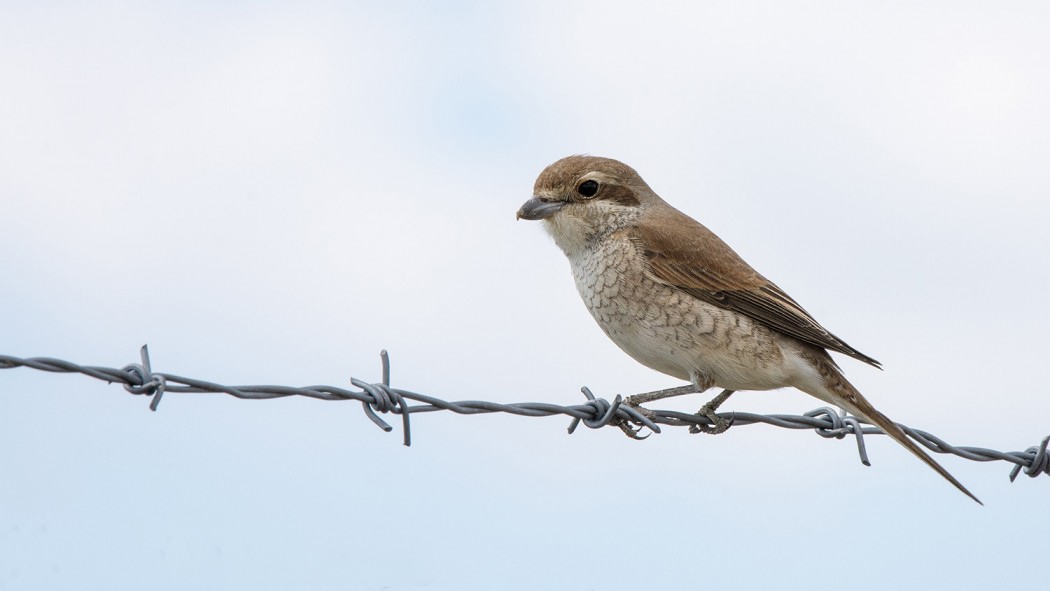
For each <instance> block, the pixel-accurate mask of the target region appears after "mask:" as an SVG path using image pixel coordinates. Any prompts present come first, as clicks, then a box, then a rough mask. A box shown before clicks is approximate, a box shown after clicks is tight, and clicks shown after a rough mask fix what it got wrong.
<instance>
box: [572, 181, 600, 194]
mask: <svg viewBox="0 0 1050 591" xmlns="http://www.w3.org/2000/svg"><path fill="white" fill-rule="evenodd" d="M576 191H577V192H578V193H579V194H580V195H583V196H584V197H594V196H595V195H596V194H597V193H598V181H583V182H582V183H580V186H579V187H576Z"/></svg>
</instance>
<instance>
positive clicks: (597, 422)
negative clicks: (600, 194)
mask: <svg viewBox="0 0 1050 591" xmlns="http://www.w3.org/2000/svg"><path fill="white" fill-rule="evenodd" d="M140 355H141V363H134V364H130V365H126V366H124V367H123V368H121V369H117V368H112V367H99V366H85V365H78V364H76V363H72V362H69V361H63V360H61V359H53V358H50V357H30V358H26V359H22V358H19V357H11V356H8V355H0V369H11V368H15V367H27V368H30V369H36V370H40V371H47V372H53V373H79V374H83V375H86V376H89V377H93V378H96V379H99V380H102V381H105V382H107V383H120V384H122V385H123V386H124V389H125V390H126V391H128V392H130V393H131V394H136V395H142V396H147V397H151V398H152V400H151V401H150V405H149V408H150V410H153V411H155V410H157V406H158V405H159V404H160V401H161V399H162V397H163V396H164V394H165V393H168V392H173V393H218V394H228V395H230V396H234V397H236V398H242V399H246V400H266V399H271V398H283V397H286V396H306V397H308V398H316V399H318V400H332V401H338V400H343V401H345V400H356V401H359V402H360V403H361V407H362V409H363V411H364V413H365V416H367V417H368V418H369V419H371V421H372V422H373V423H375V424H376V425H377V426H379V427H380V428H381V429H383V430H384V431H387V432H390V431H392V430H393V427H391V426H390V425H389V424H388V423H387V422H386V421H384V420H383V419H382V418H380V417H379V415H378V414H376V413H382V414H386V413H392V414H396V415H400V416H401V425H402V430H403V433H404V444H405V445H411V444H412V432H411V425H410V421H409V417H410V416H411V415H414V414H420V413H427V412H437V411H451V412H454V413H456V414H461V415H474V414H489V413H496V412H503V413H509V414H513V415H518V416H526V417H549V416H553V415H565V416H568V417H571V418H572V422H571V423H570V425H569V429H568V431H569V433H570V434H571V433H573V432H574V431H575V430H576V428H577V427H578V426H579V425H580V423H583V424H584V425H586V426H587V427H589V428H591V429H600V428H602V427H606V426H609V425H614V426H619V427H621V428H624V427H626V429H625V431H628V432H630V433H632V434H633V433H634V432H635V430H637V429H641V428H642V427H646V428H648V429H649V430H650V431H651V432H652V433H660V432H661V430H660V425H668V426H675V427H688V428H689V429H690V431H691V432H694V433H696V432H698V431H701V430H703V429H704V428H705V427H709V426H713V421H711V420H710V419H708V418H707V417H704V416H702V415H694V414H689V413H684V412H678V411H672V410H647V411H646V412H645V414H643V413H641V412H639V411H638V410H637V409H636V408H634V407H631V406H628V405H626V404H623V397H622V396H620V395H617V396H616V397H615V398H614V399H613V401H612V402H609V401H608V400H605V399H604V398H597V397H595V396H594V394H593V393H591V391H590V390H589V389H588V388H586V387H584V388H582V392H583V395H584V396H585V397H586V399H587V401H586V402H584V403H583V404H576V405H571V406H561V405H558V404H551V403H546V402H518V403H512V404H504V403H498V402H487V401H483V400H460V401H456V402H449V401H447V400H442V399H440V398H436V397H434V396H428V395H426V394H420V393H418V392H410V391H408V390H402V389H400V388H392V387H391V386H390V358H389V355H387V352H386V351H382V352H380V354H379V355H380V359H381V360H382V381H380V382H377V383H371V382H366V381H363V380H359V379H357V378H353V377H352V378H350V383H351V384H352V385H353V386H354V387H356V388H360V391H355V390H347V389H344V388H339V387H336V386H305V387H293V386H272V385H252V386H225V385H222V384H216V383H213V382H208V381H205V380H198V379H195V378H187V377H183V376H177V375H174V374H169V373H160V372H154V371H153V369H152V368H151V366H150V359H149V349H148V348H147V347H146V346H145V345H143V346H142V349H141V351H140ZM686 388H688V387H686ZM684 391H685V389H683V392H684ZM408 401H413V402H418V403H420V404H416V405H409V403H408ZM718 416H720V417H722V418H723V419H726V420H728V421H730V423H731V424H732V425H733V426H735V427H736V426H745V425H754V424H759V423H761V424H766V425H773V426H774V427H782V428H785V429H812V430H814V431H815V432H816V433H817V434H818V435H820V436H821V437H824V438H829V439H830V438H834V439H843V438H845V437H846V436H847V435H853V436H854V437H856V441H857V453H858V454H859V455H860V461H861V462H862V463H863V464H864V465H865V466H870V465H871V463H870V462H869V461H868V454H867V448H866V446H865V444H864V436H865V435H884V433H883V432H882V430H881V429H879V428H878V427H874V426H870V425H869V426H865V425H868V423H867V422H866V421H864V420H863V419H860V418H858V417H853V416H849V415H847V414H846V413H845V412H841V411H836V410H835V409H833V408H831V407H822V408H817V409H814V410H811V411H809V412H807V413H805V414H803V415H785V414H772V415H760V414H753V413H746V412H730V413H719V414H718ZM862 423H863V425H862ZM899 426H900V427H901V428H902V429H904V431H905V432H906V433H907V434H908V435H909V436H911V437H912V438H914V439H915V440H916V441H918V442H919V443H920V444H922V445H923V446H925V447H927V448H928V449H930V450H931V451H934V452H937V453H950V454H954V455H957V456H959V457H961V458H966V459H968V460H973V461H975V462H992V461H1005V462H1010V463H1012V464H1014V467H1013V469H1012V470H1011V471H1010V481H1011V482H1013V481H1014V480H1015V479H1016V478H1017V476H1018V475H1019V474H1020V473H1021V471H1022V470H1024V473H1025V474H1027V475H1028V476H1029V477H1032V478H1035V477H1036V476H1038V475H1040V474H1047V475H1050V454H1048V453H1047V445H1048V443H1050V435H1048V436H1047V437H1045V438H1043V440H1042V442H1041V443H1040V444H1039V445H1035V446H1032V447H1029V448H1028V449H1026V450H1025V451H1012V452H1001V451H996V450H992V449H987V448H983V447H968V446H954V445H951V444H949V443H947V442H945V441H944V440H943V439H941V438H939V437H936V436H934V435H932V434H930V433H927V432H926V431H922V430H919V429H913V428H911V427H908V426H906V425H899ZM646 437H648V435H647V436H646ZM635 438H639V439H641V438H643V437H635Z"/></svg>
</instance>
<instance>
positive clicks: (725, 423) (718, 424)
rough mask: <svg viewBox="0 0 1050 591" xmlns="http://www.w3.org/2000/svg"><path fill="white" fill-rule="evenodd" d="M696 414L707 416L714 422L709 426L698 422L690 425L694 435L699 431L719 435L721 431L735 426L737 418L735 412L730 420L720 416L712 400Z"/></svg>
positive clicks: (690, 430)
mask: <svg viewBox="0 0 1050 591" xmlns="http://www.w3.org/2000/svg"><path fill="white" fill-rule="evenodd" d="M696 414H698V415H700V416H702V417H704V418H706V419H707V420H709V421H711V423H713V424H712V425H711V426H708V425H702V424H700V423H696V424H694V425H692V426H690V427H689V432H690V433H692V434H694V435H695V434H697V433H707V434H708V435H719V434H721V433H725V432H726V431H728V430H729V428H730V427H732V426H733V422H734V421H735V420H736V415H735V414H734V415H731V416H730V418H729V420H726V419H725V418H723V417H721V416H719V415H718V413H716V412H715V409H714V407H713V406H712V405H711V403H710V402H708V403H707V404H705V405H704V406H703V407H701V408H700V410H699V411H697V413H696Z"/></svg>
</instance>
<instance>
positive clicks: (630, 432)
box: [616, 396, 656, 441]
mask: <svg viewBox="0 0 1050 591" xmlns="http://www.w3.org/2000/svg"><path fill="white" fill-rule="evenodd" d="M632 398H635V396H628V397H627V398H625V399H624V401H623V404H624V405H626V406H629V407H631V408H633V409H634V410H636V411H638V414H640V415H642V416H644V417H645V418H647V419H649V420H650V421H654V422H655V420H656V413H654V412H653V411H651V410H649V409H648V408H643V407H642V406H641V404H640V403H639V402H636V401H633V400H631V399H632ZM616 426H617V427H619V428H620V430H621V431H623V434H624V435H626V436H628V437H630V438H631V439H635V440H637V441H641V440H643V439H648V438H649V436H648V435H645V436H642V435H639V434H638V433H640V432H641V431H642V426H641V425H638V426H635V425H634V423H631V422H630V421H626V420H623V421H620V422H619V423H617V424H616Z"/></svg>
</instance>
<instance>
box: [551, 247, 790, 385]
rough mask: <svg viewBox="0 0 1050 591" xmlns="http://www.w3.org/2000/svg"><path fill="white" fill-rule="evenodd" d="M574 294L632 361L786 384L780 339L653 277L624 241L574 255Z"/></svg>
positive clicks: (720, 380) (729, 381)
mask: <svg viewBox="0 0 1050 591" xmlns="http://www.w3.org/2000/svg"><path fill="white" fill-rule="evenodd" d="M571 262H572V267H573V276H574V278H575V279H576V287H577V289H578V290H579V293H580V297H581V298H583V301H584V304H585V305H586V306H587V309H588V310H589V311H590V313H591V315H592V316H593V317H594V319H595V321H597V323H598V325H599V326H600V327H601V328H602V330H603V331H604V332H605V334H606V335H608V337H609V338H610V339H611V340H612V341H613V342H614V343H616V345H617V346H618V347H620V349H622V350H623V351H624V352H625V353H627V354H628V355H630V356H631V357H633V358H634V359H635V360H637V361H638V362H639V363H641V364H643V365H645V366H647V367H650V368H652V369H654V370H656V371H659V372H661V373H665V374H667V375H670V376H674V377H676V378H679V379H682V380H691V379H693V376H694V375H699V376H700V378H701V381H702V380H703V379H705V378H706V379H707V380H708V381H709V382H710V385H713V386H717V387H720V388H726V389H730V390H769V389H773V388H780V387H783V386H787V385H790V383H791V381H792V369H793V368H792V367H791V365H792V364H791V363H788V362H786V361H785V357H784V354H783V351H782V349H781V339H780V338H779V337H777V336H776V335H774V334H773V333H772V332H771V331H770V330H768V329H767V328H766V327H764V326H761V325H759V324H757V323H755V322H753V321H751V319H750V318H748V317H746V316H743V315H741V314H738V313H736V312H732V311H729V310H725V309H722V308H719V307H717V306H714V305H712V304H708V303H706V302H704V301H702V300H699V299H697V298H695V297H693V296H690V295H689V294H687V293H685V292H683V291H681V290H679V289H677V288H674V287H671V286H668V285H664V284H662V283H658V282H656V281H655V280H653V279H652V278H651V277H649V276H648V275H647V274H646V273H645V266H644V261H643V260H642V259H641V255H639V254H638V253H637V252H636V251H635V250H634V246H633V245H632V244H630V243H626V244H616V243H615V242H613V241H609V242H607V243H604V244H602V245H599V247H597V248H596V250H595V251H593V252H591V253H588V256H581V257H578V259H577V260H573V261H571Z"/></svg>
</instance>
